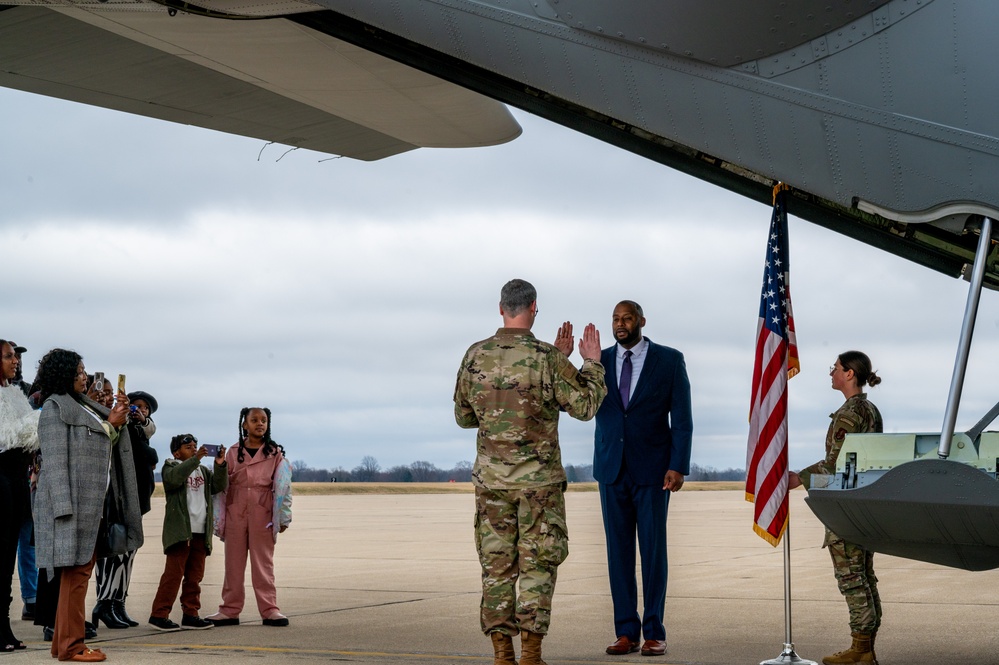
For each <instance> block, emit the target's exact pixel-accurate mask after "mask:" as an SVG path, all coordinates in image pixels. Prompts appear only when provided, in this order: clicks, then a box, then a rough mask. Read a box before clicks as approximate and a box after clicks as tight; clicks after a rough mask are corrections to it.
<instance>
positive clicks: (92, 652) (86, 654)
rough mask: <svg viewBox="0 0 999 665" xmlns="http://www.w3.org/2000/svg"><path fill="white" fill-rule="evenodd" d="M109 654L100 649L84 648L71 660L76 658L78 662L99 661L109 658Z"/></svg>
mask: <svg viewBox="0 0 999 665" xmlns="http://www.w3.org/2000/svg"><path fill="white" fill-rule="evenodd" d="M107 658H108V657H107V656H106V655H104V652H103V651H101V650H100V649H84V650H83V651H81V652H80V653H78V654H76V655H75V656H73V657H72V658H70V660H74V661H76V662H78V663H99V662H101V661H102V660H107Z"/></svg>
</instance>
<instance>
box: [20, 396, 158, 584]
mask: <svg viewBox="0 0 999 665" xmlns="http://www.w3.org/2000/svg"><path fill="white" fill-rule="evenodd" d="M80 399H81V400H82V401H83V402H85V403H86V404H87V406H89V407H90V408H91V409H92V410H93V411H94V412H96V413H97V414H99V415H100V416H101V417H102V418H107V416H108V414H109V413H110V412H109V410H108V409H106V408H105V407H103V406H101V405H100V404H97V403H96V402H94V401H92V400H90V399H88V398H87V397H83V396H81V397H80ZM38 439H39V442H40V444H41V455H42V464H41V472H40V473H39V476H38V489H37V490H36V492H35V505H34V511H33V513H34V519H35V558H36V561H37V564H38V568H39V569H43V568H44V569H47V570H49V571H52V569H53V568H59V567H65V566H80V565H83V564H85V563H87V562H88V561H90V558H91V557H92V556H93V555H94V549H95V546H96V543H97V531H98V527H99V526H100V521H101V517H102V516H103V514H104V497H105V495H106V494H107V491H108V488H109V486H110V488H111V489H112V490H113V491H114V492H115V495H116V496H117V497H118V498H119V499H118V500H119V504H120V506H121V511H122V518H123V519H122V521H123V523H124V524H125V526H126V528H127V530H128V550H129V551H132V550H136V549H138V548H139V547H140V546H141V545H142V514H141V513H140V511H139V494H138V490H137V487H136V482H135V465H134V464H133V463H132V446H131V443H130V441H129V438H128V429H127V428H124V427H123V428H122V429H121V434H120V436H119V438H118V441H117V443H116V444H115V445H114V446H112V445H111V439H110V437H109V436H108V435H107V433H106V432H105V431H104V428H103V427H102V426H101V423H99V422H98V421H97V419H96V418H94V417H93V416H92V415H91V414H90V413H88V412H87V410H86V409H84V408H83V407H82V406H81V405H80V403H79V402H77V401H76V399H74V398H73V396H71V395H52V396H51V397H49V398H48V399H47V400H45V404H44V405H43V406H42V413H41V416H40V418H39V422H38ZM112 462H113V463H112ZM109 484H110V485H109Z"/></svg>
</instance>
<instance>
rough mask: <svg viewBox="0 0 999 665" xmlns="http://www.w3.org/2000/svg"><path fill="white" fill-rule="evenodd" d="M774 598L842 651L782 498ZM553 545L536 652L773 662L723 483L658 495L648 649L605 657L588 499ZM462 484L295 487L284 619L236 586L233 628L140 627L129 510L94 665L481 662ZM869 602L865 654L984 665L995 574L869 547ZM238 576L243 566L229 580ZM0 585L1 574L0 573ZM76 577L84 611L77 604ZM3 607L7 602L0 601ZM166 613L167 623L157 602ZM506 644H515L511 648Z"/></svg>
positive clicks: (826, 647)
mask: <svg viewBox="0 0 999 665" xmlns="http://www.w3.org/2000/svg"><path fill="white" fill-rule="evenodd" d="M792 497H793V499H792V533H791V536H792V541H791V544H792V556H791V561H792V597H793V599H794V603H793V611H794V616H793V620H794V636H793V637H794V643H795V646H796V650H797V653H798V655H799V656H801V657H802V658H808V659H811V660H814V661H821V658H822V656H825V655H829V654H831V653H832V652H834V651H838V650H840V649H843V648H845V647H846V646H848V644H849V629H848V626H847V611H846V605H845V603H844V601H843V600H842V598H841V597H840V595H839V592H838V590H837V589H836V585H835V581H834V579H833V575H832V566H831V564H830V562H829V557H828V555H827V554H826V552H825V551H824V550H822V549H821V548H820V545H821V542H822V527H821V525H820V524H819V523H818V522H817V521H816V519H815V518H814V517H813V516H812V514H811V511H809V510H808V508H807V507H806V506H805V504H804V502H803V498H804V492H803V491H801V490H799V491H796V492H793V493H792ZM567 505H568V523H569V536H570V555H569V558H568V560H567V561H566V563H565V564H563V565H562V567H561V568H559V579H558V586H557V588H556V593H555V604H554V608H553V613H552V616H553V618H552V626H551V631H550V633H549V635H548V637H547V638H546V639H545V642H544V656H545V660H546V661H547V662H549V663H550V664H551V665H557V664H569V663H627V662H632V663H634V662H644V663H655V662H658V663H663V664H670V665H676V664H681V663H683V664H697V665H701V664H704V665H733V664H736V663H745V664H747V665H752V664H755V663H759V662H760V661H762V660H767V659H770V658H774V657H776V656H777V655H778V654H779V653H780V651H781V648H782V644H783V640H784V601H783V548H782V547H781V548H777V549H774V548H772V547H770V545H768V544H767V543H765V542H764V541H762V540H761V539H760V538H758V537H757V536H756V535H755V534H754V533H753V531H752V528H751V520H752V512H751V506H750V504H748V503H746V502H745V501H744V500H743V494H742V492H738V491H688V490H684V491H683V492H680V493H679V494H676V495H674V496H673V498H672V501H671V506H670V517H669V556H670V582H669V591H668V593H667V601H666V615H667V616H666V629H667V634H668V635H667V639H668V642H669V651H668V653H667V655H666V656H665V657H659V658H643V657H641V656H640V655H639V654H637V653H636V654H633V655H628V656H619V657H612V656H608V655H606V654H605V653H604V648H605V647H606V646H607V645H608V644H610V643H611V642H612V641H613V640H614V637H615V636H614V631H613V622H612V617H611V601H610V594H609V589H608V583H607V576H606V560H605V554H604V536H603V528H602V525H601V519H600V502H599V497H598V496H597V494H596V493H595V492H573V493H569V494H568V495H567ZM472 508H473V497H472V495H471V494H423V495H335V496H299V497H296V498H295V503H294V523H293V524H292V527H291V528H290V529H289V530H288V531H287V532H286V533H285V534H283V535H282V536H281V538H280V540H279V541H278V544H277V553H276V560H277V563H276V566H277V581H278V599H279V602H280V605H281V609H282V611H283V612H284V613H285V614H287V615H288V616H289V617H290V618H291V626H289V627H287V628H271V627H265V626H262V625H261V624H260V617H259V616H258V615H257V612H256V606H255V604H254V601H253V595H252V589H250V588H249V586H248V587H247V600H248V603H247V607H246V609H245V610H244V613H243V615H242V617H241V620H242V625H240V626H238V627H228V628H214V629H211V630H206V631H183V632H177V633H161V632H159V631H157V630H155V629H153V628H152V627H151V626H149V625H148V624H146V623H145V621H146V619H147V618H148V616H149V607H150V604H151V602H152V597H153V594H154V593H155V590H156V585H157V582H158V580H159V575H160V573H161V572H162V565H163V555H162V550H161V548H160V547H159V542H160V530H161V526H162V515H163V499H162V498H154V500H153V510H152V512H150V513H149V514H148V515H146V521H145V528H146V530H147V537H146V538H147V544H146V546H145V547H143V548H142V549H141V550H140V551H139V553H138V555H137V558H136V562H135V569H134V573H133V578H132V584H131V595H130V596H129V600H128V610H129V612H130V614H131V615H132V616H133V617H134V618H135V619H136V620H137V621H141V622H142V623H141V625H140V626H139V627H138V628H130V629H126V630H108V629H107V628H105V627H103V626H102V627H101V628H100V634H99V637H98V639H97V640H93V641H92V642H91V645H92V646H99V647H101V648H102V649H103V650H104V651H105V652H106V653H107V655H108V662H109V663H122V664H126V663H127V664H132V663H142V664H147V663H152V664H157V665H159V664H163V665H167V664H170V665H172V664H174V663H180V662H191V661H192V660H193V661H195V662H199V663H205V662H212V663H217V664H218V665H222V664H224V663H226V662H236V661H238V662H243V663H245V662H246V661H247V660H264V659H278V660H279V661H280V662H301V663H308V662H312V661H336V662H347V663H390V664H405V665H425V664H430V663H469V664H475V665H479V664H481V665H486V664H489V663H491V662H492V649H491V646H490V643H489V641H488V640H487V639H486V638H485V637H484V636H483V635H482V634H481V632H480V631H479V622H478V604H479V564H478V559H477V557H476V554H475V549H474V546H473V543H472ZM222 547H223V546H222V545H218V546H217V549H216V553H215V555H214V556H212V557H209V559H208V567H207V571H206V574H205V581H204V583H203V592H202V603H203V608H202V615H205V614H211V613H212V612H214V611H215V609H216V607H217V604H218V602H219V594H220V589H221V581H222V570H223V553H222ZM875 568H876V570H877V571H878V576H879V578H880V585H879V587H880V589H881V596H882V599H883V602H884V625H883V626H882V628H881V633H880V634H879V636H878V657H879V661H880V662H881V663H882V664H883V665H888V664H891V663H905V664H906V665H923V664H925V665H938V664H940V663H986V664H989V663H994V664H997V665H999V637H997V630H996V628H997V625H999V616H997V613H996V606H997V604H999V599H997V589H996V586H997V584H996V583H997V581H999V576H997V574H996V573H995V572H985V573H969V572H964V571H956V570H952V569H948V568H942V567H939V566H933V565H929V564H922V563H917V562H912V561H907V560H904V559H896V558H893V557H889V556H884V555H878V556H877V557H876V558H875ZM247 581H249V574H247ZM14 589H15V596H16V595H17V585H16V581H15V586H14ZM93 597H94V590H93V583H91V588H90V599H91V600H90V602H89V603H88V609H89V608H90V607H92V606H93ZM11 614H12V616H15V617H19V616H20V602H19V599H18V598H16V599H15V600H14V602H13V604H12V606H11ZM173 619H174V620H175V621H178V622H179V621H180V609H179V607H177V606H175V609H174V613H173ZM13 626H14V631H15V633H16V634H17V635H18V637H20V638H21V639H22V640H24V641H25V642H28V644H29V648H28V649H27V650H26V651H21V652H16V653H14V654H9V655H3V656H0V660H2V661H3V663H2V664H0V665H18V664H20V663H27V662H52V661H51V659H50V657H49V653H48V644H47V643H45V642H42V640H41V629H40V628H38V627H35V626H33V625H31V624H30V623H28V622H22V621H18V620H15V621H14V622H13ZM518 653H519V645H518Z"/></svg>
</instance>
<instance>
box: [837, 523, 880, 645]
mask: <svg viewBox="0 0 999 665" xmlns="http://www.w3.org/2000/svg"><path fill="white" fill-rule="evenodd" d="M825 545H826V547H828V548H829V555H830V556H831V557H832V562H833V569H834V571H835V573H836V583H837V585H838V586H839V591H840V593H842V594H843V597H844V598H845V599H846V605H847V607H849V609H850V630H851V631H852V632H855V633H874V632H876V631H877V629H878V627H879V626H880V625H881V597H880V596H879V595H878V578H877V576H876V575H875V574H874V552H871V551H870V550H865V549H864V548H863V547H861V546H860V545H855V544H853V543H849V542H847V541H845V540H843V539H842V538H840V537H839V536H837V535H836V534H835V533H833V532H832V531H828V530H827V531H826V542H825Z"/></svg>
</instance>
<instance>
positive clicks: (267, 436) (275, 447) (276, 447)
mask: <svg viewBox="0 0 999 665" xmlns="http://www.w3.org/2000/svg"><path fill="white" fill-rule="evenodd" d="M250 411H263V412H264V413H265V414H267V431H266V432H264V445H263V446H261V448H263V451H264V457H270V456H271V455H277V454H278V451H281V454H282V455H284V446H282V445H281V444H279V443H278V442H276V441H274V440H273V439H272V438H271V410H270V409H268V408H267V407H266V406H263V407H261V406H244V407H243V408H242V409H240V410H239V425H238V426H237V429H238V431H239V450H238V451H237V453H236V459H238V460H239V461H240V463H242V462H243V451H244V450H245V447H244V446H243V442H244V441H246V430H245V429H244V428H243V423H245V422H246V417H247V416H248V415H250Z"/></svg>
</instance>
